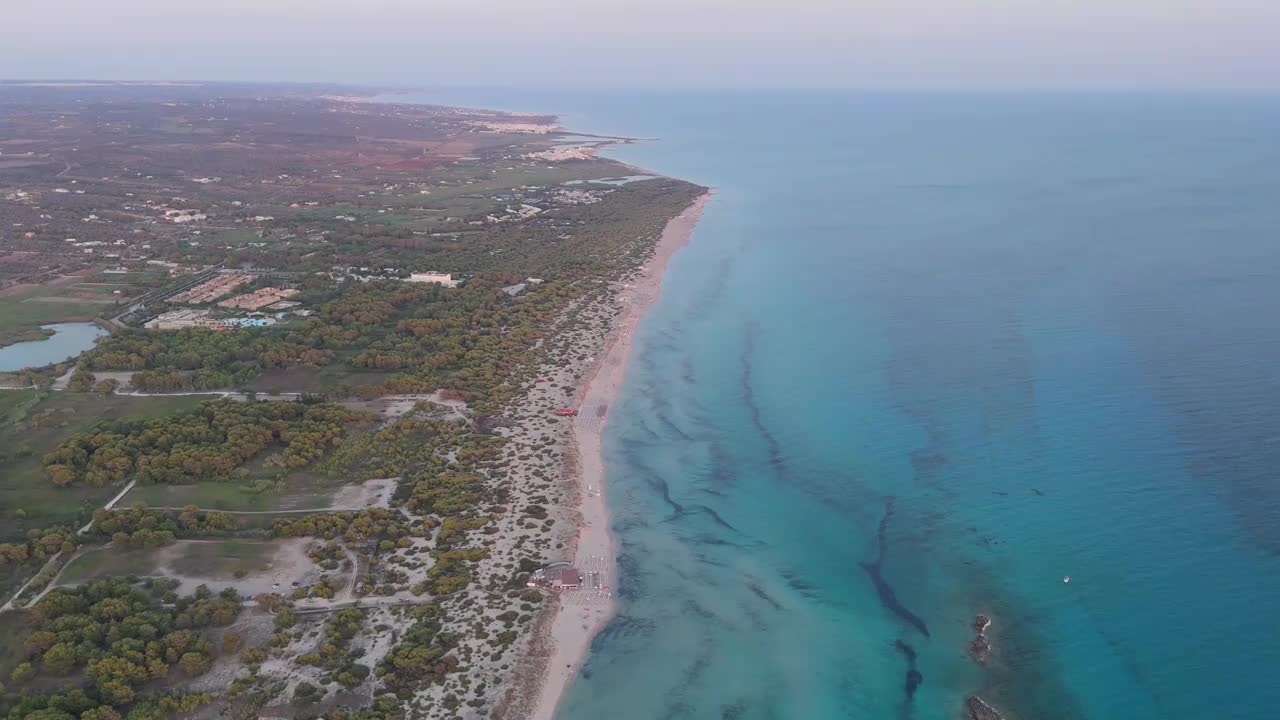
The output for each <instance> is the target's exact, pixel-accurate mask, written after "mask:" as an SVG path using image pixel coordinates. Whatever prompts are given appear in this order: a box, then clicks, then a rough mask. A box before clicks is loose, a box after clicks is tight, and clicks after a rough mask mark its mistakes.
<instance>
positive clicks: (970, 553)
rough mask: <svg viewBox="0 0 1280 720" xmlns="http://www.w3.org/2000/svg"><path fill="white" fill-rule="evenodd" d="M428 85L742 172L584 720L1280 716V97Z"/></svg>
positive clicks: (673, 276)
mask: <svg viewBox="0 0 1280 720" xmlns="http://www.w3.org/2000/svg"><path fill="white" fill-rule="evenodd" d="M417 99H420V100H422V101H431V100H435V101H439V102H446V103H457V104H464V103H465V104H472V105H478V106H489V107H501V108H505V109H515V110H530V111H548V112H557V113H560V114H562V115H563V116H564V122H565V124H566V125H567V126H568V127H571V128H572V129H574V130H579V131H585V132H594V133H616V134H626V135H634V136H641V137H652V138H658V140H656V141H655V142H650V143H645V144H642V145H636V146H630V147H625V148H621V149H619V150H618V151H617V152H616V156H617V157H619V158H621V159H625V160H627V161H630V162H634V163H637V164H639V165H642V166H644V167H648V168H652V169H654V170H656V171H659V172H662V173H666V174H669V175H674V176H677V177H683V178H686V179H689V180H693V181H695V182H701V183H704V184H708V185H713V186H715V187H716V188H717V189H718V191H719V192H718V195H717V196H716V198H715V199H714V201H713V202H712V204H711V205H710V206H709V207H708V209H707V212H706V214H705V216H704V219H703V221H702V223H701V224H700V225H699V227H698V229H697V231H696V233H695V236H694V238H693V242H692V244H691V245H690V246H689V247H688V248H686V249H685V250H683V251H682V252H681V253H679V254H678V255H677V256H676V258H675V259H674V260H673V262H672V264H671V267H670V269H669V273H668V275H667V278H666V282H665V285H664V290H663V295H662V298H661V300H660V301H659V303H658V304H657V305H656V307H655V308H654V310H653V311H652V312H651V314H650V315H649V316H648V317H647V318H646V319H645V321H644V323H643V325H642V327H641V330H640V334H639V339H638V342H637V345H636V350H635V354H634V356H633V358H632V360H631V366H630V374H629V376H628V380H627V387H626V389H625V392H624V396H623V397H622V399H621V400H620V402H619V403H618V405H617V406H616V407H615V408H614V409H613V411H612V413H611V414H610V421H609V426H608V429H607V438H606V454H607V461H608V463H609V476H608V486H607V492H608V500H609V503H610V507H611V509H612V512H613V524H614V530H615V532H616V535H617V538H618V541H619V543H620V549H621V559H620V567H621V578H620V581H619V588H618V594H619V596H620V603H619V606H618V615H617V618H616V619H615V620H614V621H613V622H612V623H611V624H610V625H609V627H608V628H607V629H606V630H605V631H604V632H603V633H602V634H601V635H600V636H599V637H598V639H597V640H596V642H595V643H594V646H593V652H592V656H591V658H590V660H589V662H588V663H587V665H586V666H585V668H584V669H583V671H582V674H581V677H580V678H579V679H578V681H577V682H576V683H575V684H574V686H573V687H572V688H571V690H570V691H569V693H568V695H567V697H566V699H565V702H564V704H563V706H562V711H561V713H560V717H561V718H563V720H598V719H600V718H610V719H611V720H658V719H668V718H670V719H675V718H690V719H694V718H697V719H703V718H712V719H714V718H720V719H723V720H756V719H760V720H764V719H774V718H787V719H790V718H799V719H810V718H813V719H824V718H868V719H877V720H879V719H893V718H914V719H918V720H932V719H935V718H948V719H950V718H957V717H960V716H961V713H962V703H963V701H964V698H965V697H966V696H967V695H968V694H970V693H973V692H979V693H981V694H982V695H983V697H986V698H989V699H990V700H991V701H992V703H993V704H994V705H996V706H997V707H999V708H1000V709H1001V710H1003V711H1005V713H1006V715H1009V716H1010V717H1016V718H1037V719H1039V720H1045V719H1053V718H1063V719H1066V718H1100V719H1109V718H1126V719H1133V720H1146V719H1152V720H1154V719H1157V718H1158V719H1160V720H1183V719H1185V720H1203V719H1204V718H1215V719H1216V718H1238V719H1241V720H1251V719H1255V718H1256V719H1259V720H1262V719H1270V718H1274V717H1277V716H1280V680H1278V679H1277V677H1276V673H1277V670H1280V371H1278V368H1280V322H1277V313H1280V142H1277V129H1278V128H1280V99H1276V98H1270V99H1267V98H1248V97H1234V98H1233V97H1172V96H1166V97H1162V96H1120V95H1110V96H1104V95H1098V96H1090V95H1073V96H1067V95H1063V96H1049V95H990V96H978V95H962V94H952V95H860V94H851V93H845V94H836V93H729V92H725V93H691V92H686V93H669V92H647V93H639V92H626V93H623V92H600V93H587V92H573V93H569V92H555V93H537V92H531V91H501V90H487V91H460V90H451V91H447V92H441V93H438V94H433V95H424V96H420V97H418V98H417ZM1067 576H1069V577H1070V582H1069V583H1066V582H1064V577H1067ZM978 612H983V613H987V614H989V615H990V616H991V617H992V618H993V620H994V625H993V626H992V629H991V633H992V639H993V643H994V652H993V655H992V658H991V660H990V661H989V664H988V665H987V666H986V667H981V666H979V665H977V664H976V663H975V662H973V661H972V660H971V659H970V658H969V657H968V656H967V654H966V644H967V642H968V641H969V639H970V637H971V634H972V631H971V628H970V624H971V622H972V619H973V617H974V615H975V613H978Z"/></svg>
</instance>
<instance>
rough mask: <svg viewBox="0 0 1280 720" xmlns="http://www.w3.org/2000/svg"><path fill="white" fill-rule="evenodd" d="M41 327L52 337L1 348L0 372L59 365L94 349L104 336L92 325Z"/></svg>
mask: <svg viewBox="0 0 1280 720" xmlns="http://www.w3.org/2000/svg"><path fill="white" fill-rule="evenodd" d="M41 327H43V328H45V329H46V330H52V331H53V335H51V336H49V337H47V338H45V339H43V340H29V341H27V342H20V343H14V344H13V345H8V346H6V347H2V348H0V372H9V371H11V370H21V369H22V368H27V367H40V366H41V365H49V364H51V363H59V362H62V361H64V360H67V359H69V358H73V357H75V356H77V355H79V354H80V353H82V352H84V351H85V350H88V349H89V348H91V347H93V345H94V343H96V342H98V338H100V337H102V336H103V335H106V334H107V331H106V330H103V329H102V328H100V327H98V326H97V325H94V324H93V323H55V324H53V325H42V326H41Z"/></svg>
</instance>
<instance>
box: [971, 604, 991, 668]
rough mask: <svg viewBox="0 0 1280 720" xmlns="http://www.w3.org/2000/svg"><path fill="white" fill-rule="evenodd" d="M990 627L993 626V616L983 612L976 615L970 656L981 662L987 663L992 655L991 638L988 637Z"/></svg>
mask: <svg viewBox="0 0 1280 720" xmlns="http://www.w3.org/2000/svg"><path fill="white" fill-rule="evenodd" d="M989 627H991V618H989V617H987V616H986V615H982V614H979V615H975V616H974V618H973V639H972V640H970V641H969V657H971V658H973V659H974V661H975V662H977V663H979V664H985V663H986V662H987V658H988V657H989V656H990V655H991V639H990V638H988V637H987V628H989Z"/></svg>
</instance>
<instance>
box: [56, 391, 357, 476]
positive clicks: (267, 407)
mask: <svg viewBox="0 0 1280 720" xmlns="http://www.w3.org/2000/svg"><path fill="white" fill-rule="evenodd" d="M363 417H364V415H362V414H361V413H356V412H353V411H351V410H347V409H346V408H343V407H342V406H340V405H333V404H328V403H304V402H258V403H242V402H236V401H233V400H211V401H207V402H204V403H201V404H200V405H199V406H197V407H196V408H195V409H194V410H193V411H191V412H189V413H185V414H181V415H173V416H169V417H161V418H153V419H122V420H112V421H105V422H101V423H98V424H97V425H96V426H94V427H93V428H91V429H90V430H88V431H85V432H81V433H76V434H75V435H72V436H71V437H69V438H67V439H66V440H65V441H63V442H62V444H60V445H59V446H58V447H57V448H55V449H54V450H53V451H52V452H50V453H48V454H46V455H45V456H44V467H45V473H46V474H47V475H48V477H49V480H50V482H52V483H53V484H55V485H58V486H63V487H65V486H67V485H72V484H76V483H85V484H88V485H92V486H95V487H102V486H105V485H111V484H113V483H118V482H123V481H125V480H127V479H128V478H130V477H136V478H137V479H138V481H139V482H142V483H181V482H194V481H197V480H211V479H217V478H223V477H226V476H228V475H229V474H230V473H231V471H232V470H234V469H235V468H237V467H239V466H240V465H241V464H243V463H244V462H245V461H247V460H249V459H250V458H253V457H255V456H256V455H258V454H259V453H262V452H263V451H265V450H267V449H268V448H271V447H273V446H278V447H283V448H284V450H283V453H282V459H283V462H284V465H285V466H286V467H288V468H301V467H305V466H306V465H308V464H310V463H312V462H314V461H315V460H317V459H319V458H320V457H321V456H323V455H324V454H325V453H326V452H327V451H329V450H330V449H331V448H334V447H336V446H337V445H338V444H339V443H340V442H341V440H342V437H343V435H344V434H345V432H346V429H347V426H348V425H349V424H350V423H352V422H355V421H357V420H360V419H362V418H363Z"/></svg>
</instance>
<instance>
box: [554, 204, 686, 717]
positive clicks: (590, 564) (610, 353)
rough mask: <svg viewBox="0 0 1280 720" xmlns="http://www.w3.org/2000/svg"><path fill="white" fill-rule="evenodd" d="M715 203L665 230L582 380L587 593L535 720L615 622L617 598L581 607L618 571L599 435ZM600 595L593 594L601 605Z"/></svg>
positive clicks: (573, 600)
mask: <svg viewBox="0 0 1280 720" xmlns="http://www.w3.org/2000/svg"><path fill="white" fill-rule="evenodd" d="M709 198H710V193H707V194H704V195H702V196H701V197H699V198H698V199H697V200H695V201H694V203H693V205H691V206H690V207H689V208H687V209H686V210H685V211H684V212H683V213H681V214H680V215H677V216H676V217H674V218H672V219H671V220H670V222H668V223H667V226H666V228H665V229H664V230H663V233H662V239H661V240H660V241H659V242H658V246H657V248H656V250H655V252H654V255H653V257H652V258H650V260H649V261H648V263H646V264H645V267H644V270H643V271H642V272H641V275H640V277H639V279H638V280H637V281H636V282H635V283H633V284H632V285H631V286H630V287H629V288H627V292H625V293H624V294H623V297H624V301H625V302H626V304H625V306H624V308H623V310H622V313H621V314H620V315H619V317H618V319H617V322H616V324H615V326H614V331H613V333H612V338H611V339H610V340H609V343H608V345H607V346H606V348H605V351H604V353H603V354H602V355H601V356H600V357H599V358H598V359H597V361H596V364H595V366H594V367H593V368H592V369H591V370H590V371H589V372H588V373H587V375H586V376H584V378H583V391H582V394H581V401H580V402H579V404H578V408H579V415H578V418H577V421H576V422H575V423H574V428H573V435H572V441H573V444H574V445H575V446H576V448H571V449H570V452H569V457H568V458H566V462H565V465H566V470H567V471H569V472H573V471H574V470H575V469H576V472H577V474H578V483H577V485H578V491H579V499H578V501H579V509H580V512H581V518H582V519H581V522H580V524H579V527H578V536H577V547H576V548H575V553H574V557H575V558H576V565H577V567H578V568H579V569H580V570H583V571H584V573H585V574H587V576H588V577H587V582H586V588H584V590H583V591H580V592H579V593H572V594H566V596H565V597H563V598H562V599H561V602H559V603H558V606H557V608H556V610H555V616H554V618H553V619H552V620H551V623H550V634H549V641H550V643H549V644H550V645H551V646H552V648H551V652H550V656H549V659H548V662H547V667H546V671H545V675H544V677H543V679H542V687H541V689H540V691H539V692H538V700H537V705H536V707H535V708H534V711H533V714H532V715H531V716H530V717H531V718H532V720H552V718H553V717H554V716H555V712H556V708H557V707H558V706H559V704H560V699H561V697H562V696H563V694H564V691H565V689H566V688H567V687H568V686H569V683H570V681H572V679H573V677H574V676H575V675H576V674H577V672H578V670H579V668H580V667H581V665H582V662H583V660H585V659H586V656H587V650H588V648H589V646H590V644H591V639H592V638H593V637H594V636H595V634H596V633H597V632H599V631H600V630H601V629H602V628H603V627H604V625H605V623H607V622H608V621H609V618H610V617H612V615H613V600H612V592H611V591H605V592H604V598H605V599H604V600H603V601H602V602H590V601H588V602H579V600H583V599H585V598H582V597H580V596H581V595H583V594H586V595H588V596H590V595H591V594H592V593H591V590H592V589H593V588H592V587H591V585H592V578H591V571H592V569H594V568H602V569H603V571H602V573H601V574H602V575H603V578H604V579H603V580H602V584H604V585H607V586H609V588H610V590H611V588H612V586H613V584H614V583H613V579H612V578H613V572H612V568H614V567H615V564H614V562H613V560H614V554H615V553H614V546H613V538H612V537H611V535H610V533H609V513H608V508H607V507H606V505H605V498H604V493H603V484H604V478H605V466H604V460H603V457H602V455H601V447H600V443H601V433H602V431H603V429H604V425H605V423H606V422H607V419H608V412H609V408H610V406H611V405H612V404H613V402H614V400H615V399H616V398H617V396H618V392H619V390H620V389H621V388H622V383H623V380H624V377H625V374H626V368H627V361H628V358H629V356H630V354H631V343H632V338H633V335H634V333H635V328H636V325H637V324H638V323H639V322H640V320H641V318H643V317H644V314H645V312H647V311H648V309H649V307H650V306H652V305H653V303H654V301H655V300H657V297H658V293H659V291H660V289H661V286H662V274H663V272H664V270H665V269H666V266H667V263H668V261H670V259H671V256H672V255H674V254H675V252H676V251H677V250H679V249H680V248H681V247H683V246H684V245H685V244H686V243H687V242H688V241H689V236H690V235H691V234H692V232H693V228H694V226H695V225H696V224H697V222H698V219H699V218H700V217H701V215H702V210H703V207H704V206H705V205H706V203H707V200H708V199H709ZM575 459H576V468H575V467H574V465H575V462H574V461H575ZM599 594H600V593H595V595H596V599H597V600H599Z"/></svg>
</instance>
